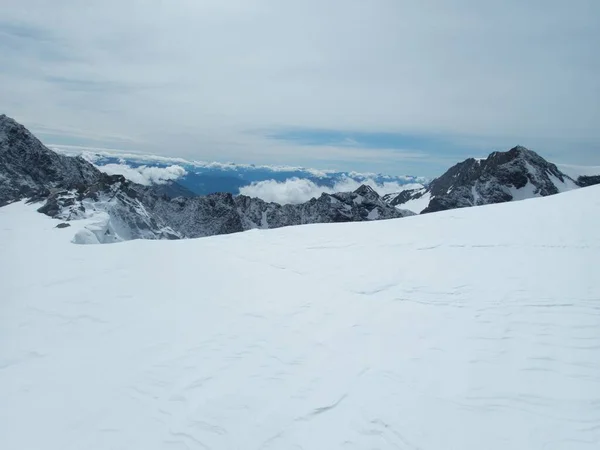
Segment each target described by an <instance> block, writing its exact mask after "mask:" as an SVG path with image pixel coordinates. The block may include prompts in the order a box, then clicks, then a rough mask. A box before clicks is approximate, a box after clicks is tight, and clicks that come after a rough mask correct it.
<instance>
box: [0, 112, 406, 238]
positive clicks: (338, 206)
mask: <svg viewBox="0 0 600 450" xmlns="http://www.w3.org/2000/svg"><path fill="white" fill-rule="evenodd" d="M165 189H167V190H168V192H165ZM182 191H183V192H184V193H185V196H177V197H175V198H173V197H172V195H173V194H174V193H176V192H182ZM25 198H27V199H31V201H41V202H44V204H43V206H41V207H40V209H39V211H40V212H42V213H44V214H47V215H49V216H51V217H54V218H57V219H61V220H64V221H70V220H74V219H90V218H91V219H94V220H95V222H94V223H93V224H92V225H91V226H89V227H87V228H86V229H85V230H83V231H81V232H78V234H77V235H76V236H75V239H74V241H75V242H78V243H109V242H117V241H122V240H129V239H179V238H193V237H202V236H212V235H217V234H227V233H235V232H239V231H244V230H249V229H253V228H277V227H283V226H290V225H300V224H310V223H328V222H352V221H364V220H380V219H391V218H400V217H405V216H408V215H414V213H412V212H410V211H404V210H401V209H398V208H395V207H394V206H391V205H389V204H387V203H385V202H384V201H383V200H382V199H381V198H380V197H379V195H378V194H377V193H376V192H375V191H373V189H371V188H369V187H368V186H362V187H360V188H359V189H357V190H356V191H354V192H344V193H337V194H322V195H321V196H320V197H319V198H313V199H311V200H310V201H308V202H306V203H302V204H297V205H283V206H282V205H279V204H277V203H268V202H265V201H263V200H261V199H258V198H250V197H247V196H244V195H238V196H234V195H232V194H231V193H215V194H210V195H206V196H197V195H194V196H190V195H189V192H188V191H187V190H186V188H185V187H182V186H179V185H178V184H177V183H171V184H169V185H168V188H165V187H164V186H163V185H158V186H156V185H151V186H144V185H141V184H136V183H133V182H131V181H128V180H127V179H125V177H123V176H122V175H108V174H106V173H103V172H101V171H100V170H99V169H98V168H96V167H95V166H94V165H92V164H91V163H90V162H89V161H87V160H86V159H84V158H83V157H81V156H77V157H70V156H65V155H59V154H57V153H56V152H54V151H52V150H50V149H48V148H47V147H46V146H44V145H43V144H42V143H41V142H40V141H39V140H38V139H37V138H35V137H34V136H33V135H32V134H31V133H30V132H29V131H28V130H27V129H26V128H25V127H24V126H22V125H20V124H18V123H17V122H15V121H14V120H13V119H11V118H9V117H7V116H5V115H2V116H0V206H2V205H6V204H8V203H11V202H14V201H17V200H21V199H25Z"/></svg>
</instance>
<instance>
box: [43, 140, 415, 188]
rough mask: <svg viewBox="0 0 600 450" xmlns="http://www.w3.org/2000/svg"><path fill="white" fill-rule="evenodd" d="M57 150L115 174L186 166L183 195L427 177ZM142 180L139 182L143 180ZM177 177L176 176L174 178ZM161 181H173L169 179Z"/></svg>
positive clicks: (397, 182) (181, 180)
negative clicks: (294, 183) (268, 184)
mask: <svg viewBox="0 0 600 450" xmlns="http://www.w3.org/2000/svg"><path fill="white" fill-rule="evenodd" d="M51 148H52V149H53V150H55V151H56V152H58V153H60V154H64V155H67V156H81V157H83V158H84V159H86V160H87V161H89V162H91V163H93V164H94V165H95V166H96V167H98V168H99V169H100V170H102V171H104V172H107V173H109V174H111V175H116V174H120V175H124V176H125V177H126V178H130V177H129V176H128V174H130V173H132V172H135V170H139V171H140V172H141V173H142V176H143V174H144V170H145V169H146V168H148V167H153V168H158V169H163V170H166V169H168V168H170V167H174V166H176V167H180V168H182V169H183V170H182V175H181V176H178V177H177V178H176V181H177V183H178V184H179V185H180V186H182V187H184V188H186V189H187V191H186V192H180V193H179V194H181V195H188V196H193V195H208V194H212V193H215V192H229V193H231V194H239V193H240V189H241V188H244V187H247V186H250V185H252V184H253V183H259V182H262V181H266V180H269V181H275V182H280V183H281V182H285V181H288V180H292V179H303V180H309V181H311V182H312V183H315V184H316V185H317V186H320V187H323V188H324V189H328V190H331V189H335V188H336V186H340V185H341V184H348V185H349V184H352V183H349V182H351V181H352V182H354V183H353V184H355V185H356V187H358V186H360V184H362V183H365V182H369V183H373V184H376V185H384V184H395V185H397V186H401V185H408V184H415V183H424V182H427V179H426V178H424V177H416V176H410V175H403V176H395V175H385V174H381V173H359V172H351V171H339V170H321V169H311V168H305V167H292V166H277V165H272V166H265V165H254V164H234V163H217V162H204V161H188V160H185V159H182V158H169V157H162V156H155V155H141V154H135V153H126V152H117V151H112V152H111V151H107V150H90V149H85V150H84V149H81V148H79V147H69V146H52V147H51ZM133 175H134V176H135V177H131V178H130V179H131V181H138V177H139V175H140V174H137V173H133ZM140 181H141V180H139V181H138V182H140ZM173 181H175V180H173ZM161 184H165V185H168V184H172V183H171V181H169V180H164V181H161Z"/></svg>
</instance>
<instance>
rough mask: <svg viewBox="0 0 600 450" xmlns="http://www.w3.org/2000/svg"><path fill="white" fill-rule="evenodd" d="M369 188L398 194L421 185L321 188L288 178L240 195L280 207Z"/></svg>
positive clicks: (369, 182) (369, 181)
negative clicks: (273, 203) (359, 188)
mask: <svg viewBox="0 0 600 450" xmlns="http://www.w3.org/2000/svg"><path fill="white" fill-rule="evenodd" d="M362 184H366V185H368V186H371V187H372V188H373V189H375V191H377V193H378V194H379V195H385V194H391V193H393V192H400V191H404V190H406V189H415V188H420V187H422V185H421V184H414V183H413V184H400V183H398V182H385V183H376V182H375V181H374V180H372V179H367V180H364V181H356V180H353V179H351V178H346V179H344V180H343V181H340V182H337V183H335V184H334V186H333V187H329V186H321V185H318V184H316V183H314V182H313V181H311V180H308V179H305V178H290V179H289V180H286V181H276V180H265V181H259V182H255V183H252V184H251V185H249V186H244V187H242V188H240V194H242V195H247V196H249V197H258V198H261V199H263V200H265V201H267V202H275V203H279V204H282V205H285V204H288V203H303V202H306V201H308V200H310V199H311V198H313V197H319V196H320V195H321V194H322V193H327V194H333V193H335V192H349V191H354V190H356V189H357V188H358V187H360V185H362Z"/></svg>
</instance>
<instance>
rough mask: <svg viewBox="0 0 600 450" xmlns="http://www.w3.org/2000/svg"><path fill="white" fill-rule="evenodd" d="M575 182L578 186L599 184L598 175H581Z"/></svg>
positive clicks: (599, 176) (599, 177) (599, 178)
mask: <svg viewBox="0 0 600 450" xmlns="http://www.w3.org/2000/svg"><path fill="white" fill-rule="evenodd" d="M577 184H578V185H579V186H580V187H587V186H593V185H595V184H600V175H582V176H580V177H578V178H577Z"/></svg>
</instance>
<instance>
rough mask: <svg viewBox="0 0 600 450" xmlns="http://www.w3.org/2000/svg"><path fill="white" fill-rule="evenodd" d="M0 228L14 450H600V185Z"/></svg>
mask: <svg viewBox="0 0 600 450" xmlns="http://www.w3.org/2000/svg"><path fill="white" fill-rule="evenodd" d="M35 208H36V206H31V205H25V204H24V203H17V204H12V205H9V206H6V207H4V208H0V255H1V257H0V273H1V274H2V276H1V279H2V282H1V288H0V289H1V294H0V448H1V449H3V450H38V449H39V450H42V449H43V450H55V449H56V450H82V449H85V450H98V449H103V450H104V449H128V450H131V449H140V450H141V449H143V450H153V449H161V450H163V449H169V450H196V449H198V450H199V449H219V450H221V449H244V450H252V449H256V450H258V449H324V450H325V449H337V448H345V449H411V450H412V449H421V450H471V449H472V450H507V449H510V450H519V449H522V450H534V449H540V450H542V449H543V450H559V449H560V450H577V449H586V450H592V449H594V450H597V449H598V448H600V270H599V261H600V260H599V256H600V228H599V225H600V186H594V187H589V188H584V189H579V190H574V191H570V192H566V193H563V194H559V195H555V196H551V197H545V198H539V199H534V200H525V201H521V202H514V203H506V204H499V205H490V206H483V207H476V208H467V209H459V210H451V211H446V212H443V213H436V214H429V215H424V216H415V217H408V218H403V219H399V220H388V221H382V222H371V223H349V224H325V225H306V226H299V227H291V228H282V229H276V230H264V231H259V230H254V231H248V232H245V233H240V234H234V235H227V236H217V237H212V238H203V239H197V240H182V241H129V242H124V243H119V244H114V245H98V246H81V245H74V244H72V243H70V241H71V240H72V239H73V236H74V235H75V233H76V232H77V231H78V230H79V229H82V228H83V227H84V226H85V225H86V221H85V220H81V221H75V222H71V227H68V228H64V229H56V228H54V227H55V226H56V225H57V223H59V222H58V221H56V220H53V219H50V218H48V217H46V216H44V215H42V214H39V213H37V212H35Z"/></svg>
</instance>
